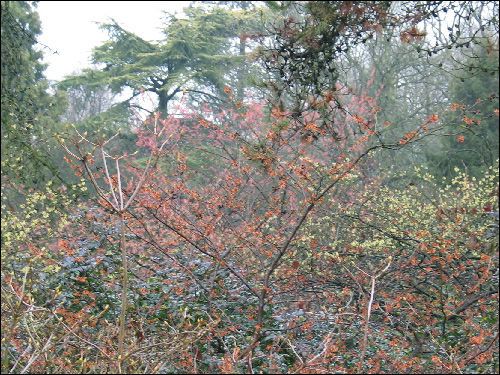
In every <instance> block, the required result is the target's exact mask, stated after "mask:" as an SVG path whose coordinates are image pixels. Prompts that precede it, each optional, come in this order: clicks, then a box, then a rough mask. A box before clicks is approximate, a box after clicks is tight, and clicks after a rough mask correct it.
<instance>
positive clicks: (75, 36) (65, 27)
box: [37, 1, 190, 81]
mask: <svg viewBox="0 0 500 375" xmlns="http://www.w3.org/2000/svg"><path fill="white" fill-rule="evenodd" d="M189 3H190V2H189V1H40V2H39V3H38V7H37V11H38V14H39V15H40V20H41V22H42V35H41V36H40V37H39V41H40V42H41V43H43V44H45V45H47V46H48V47H50V48H51V49H52V50H55V51H57V52H58V53H57V54H54V53H53V52H52V51H50V50H49V49H46V48H44V49H43V52H44V62H45V63H47V64H49V66H48V67H47V69H46V71H45V75H46V77H47V78H48V79H49V80H56V81H58V80H61V79H62V78H63V77H64V76H65V75H68V74H71V73H73V72H77V71H79V70H81V69H83V68H85V67H88V66H89V65H90V55H91V51H92V48H94V47H96V46H98V45H99V44H101V43H102V42H104V41H105V40H106V39H107V35H106V33H105V32H104V31H102V30H100V29H99V26H98V25H97V24H96V22H107V21H109V20H110V19H111V18H113V19H115V20H116V21H117V22H118V23H119V24H120V25H121V26H122V27H124V28H125V29H126V30H129V31H131V32H133V33H135V34H137V35H139V36H140V37H142V38H144V39H146V40H157V39H161V38H162V34H161V27H162V19H163V16H164V14H163V11H168V12H170V13H178V12H181V11H182V8H184V7H186V6H188V5H189Z"/></svg>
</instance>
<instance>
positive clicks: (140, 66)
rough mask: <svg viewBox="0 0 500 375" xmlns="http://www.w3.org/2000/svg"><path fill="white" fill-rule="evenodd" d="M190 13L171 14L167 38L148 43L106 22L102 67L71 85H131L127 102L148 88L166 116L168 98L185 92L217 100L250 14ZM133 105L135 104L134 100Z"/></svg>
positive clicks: (99, 52) (97, 56)
mask: <svg viewBox="0 0 500 375" xmlns="http://www.w3.org/2000/svg"><path fill="white" fill-rule="evenodd" d="M185 13H186V18H176V17H174V16H168V17H167V21H166V27H165V30H164V33H165V39H164V40H163V41H160V42H158V43H154V42H147V41H145V40H143V39H141V38H139V37H138V36H136V35H134V34H132V33H130V32H128V31H126V30H124V29H123V28H122V27H120V26H119V25H118V24H117V23H116V22H115V23H111V24H104V25H102V27H103V28H104V29H105V30H106V31H108V33H109V35H110V38H111V39H110V40H109V41H108V42H106V43H105V44H103V45H101V46H99V47H97V48H96V49H95V50H94V55H93V62H94V63H95V64H97V65H98V66H99V65H100V66H101V67H102V68H97V69H90V70H87V71H84V73H83V74H82V75H80V76H75V77H72V78H68V79H67V80H66V81H65V82H64V83H63V86H68V85H80V84H85V85H107V86H109V87H110V88H111V90H113V91H114V92H117V93H118V92H121V91H122V90H123V89H124V88H129V89H131V90H132V95H131V97H129V99H127V100H126V101H125V102H130V100H131V99H132V98H134V97H136V96H139V95H140V94H141V93H143V92H144V91H146V92H151V93H153V94H155V95H157V97H158V110H159V111H160V112H161V113H163V115H164V116H167V114H168V111H169V108H168V106H169V103H170V102H171V101H172V100H173V99H174V98H178V97H179V96H180V94H182V93H192V94H194V95H195V96H196V95H198V96H201V97H202V98H204V99H205V100H207V99H208V100H213V99H214V98H215V99H217V95H219V94H220V93H221V92H222V90H223V87H224V85H225V84H226V80H227V77H228V75H227V73H228V72H230V71H231V70H232V69H235V61H238V62H241V58H239V59H235V58H234V54H233V53H232V52H231V45H232V40H231V38H234V37H235V36H237V35H238V28H239V26H238V25H239V23H240V22H241V20H244V19H245V18H248V15H245V14H240V13H238V12H236V11H231V10H225V9H222V8H215V9H213V10H211V11H207V10H204V9H202V8H199V7H189V8H186V9H185ZM132 105H133V106H134V104H132Z"/></svg>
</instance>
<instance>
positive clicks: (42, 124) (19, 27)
mask: <svg viewBox="0 0 500 375" xmlns="http://www.w3.org/2000/svg"><path fill="white" fill-rule="evenodd" d="M35 6H36V5H35V3H33V2H25V1H21V2H19V1H17V2H11V1H3V2H2V72H1V74H2V89H1V91H2V99H1V100H2V128H1V131H2V148H1V149H2V184H6V186H7V184H16V183H22V184H25V185H27V186H33V185H36V184H38V183H43V182H44V181H46V180H47V179H49V178H52V177H56V178H59V179H61V175H60V172H59V171H58V169H57V167H56V164H55V163H54V161H53V160H52V158H51V156H50V154H51V152H52V150H51V147H52V146H53V143H52V145H51V141H50V137H51V128H52V124H53V123H54V122H57V115H58V114H59V113H60V110H61V104H62V103H61V101H60V100H58V98H57V97H51V96H50V95H49V94H48V93H47V92H46V91H47V88H48V84H47V81H46V80H45V78H44V77H43V70H44V68H45V67H44V65H43V64H42V63H41V57H42V53H41V52H40V51H39V50H38V49H37V44H38V42H37V39H36V38H37V36H38V35H39V34H40V32H41V31H40V21H39V18H38V14H37V13H36V11H35ZM14 190H17V188H14Z"/></svg>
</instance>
